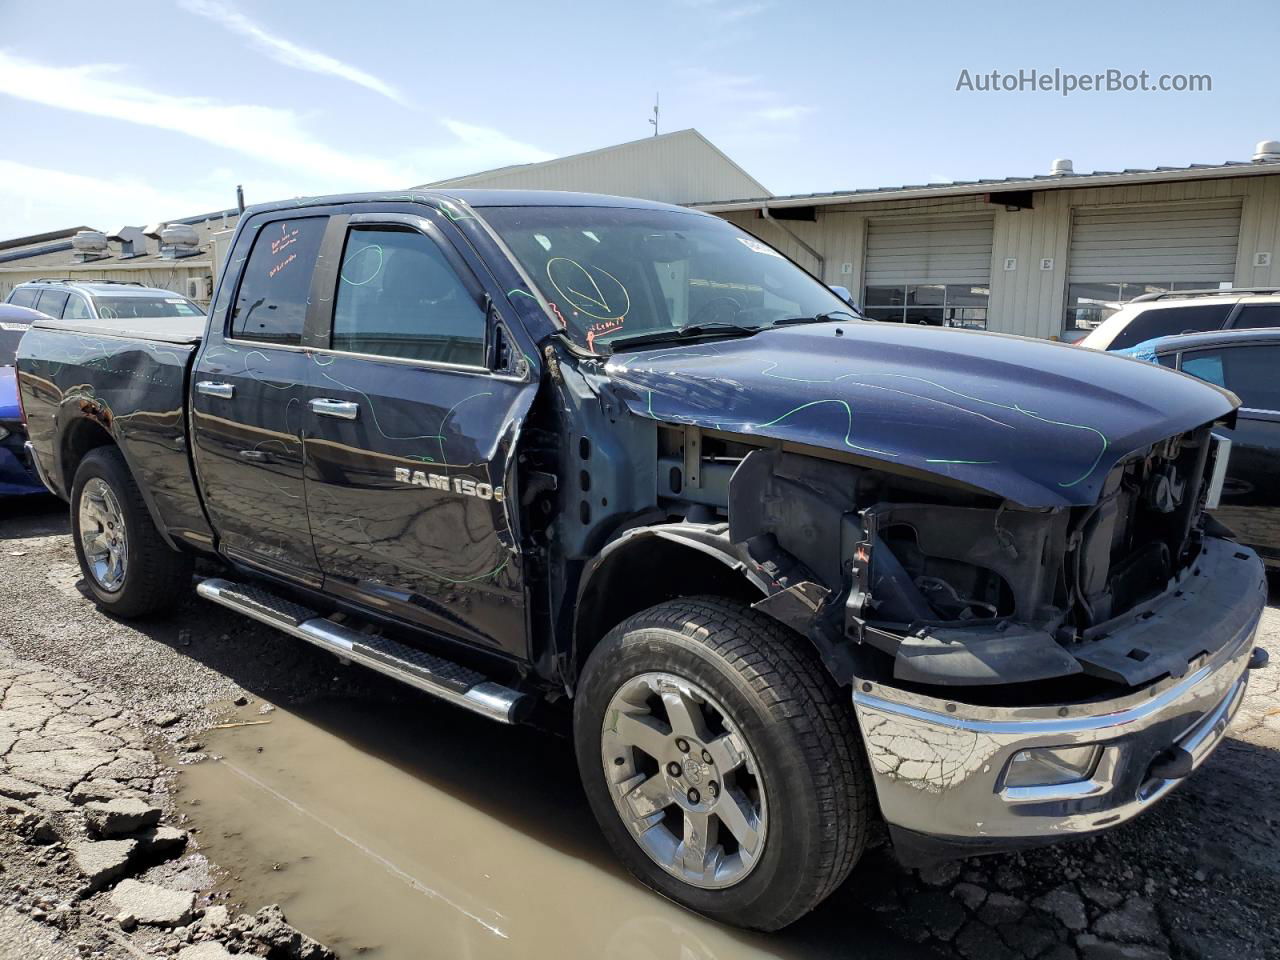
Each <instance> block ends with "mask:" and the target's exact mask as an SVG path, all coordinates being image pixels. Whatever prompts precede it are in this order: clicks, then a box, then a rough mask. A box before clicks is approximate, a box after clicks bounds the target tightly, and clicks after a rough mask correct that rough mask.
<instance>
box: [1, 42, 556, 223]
mask: <svg viewBox="0 0 1280 960" xmlns="http://www.w3.org/2000/svg"><path fill="white" fill-rule="evenodd" d="M119 75H120V68H119V67H115V66H110V65H106V64H88V65H83V66H75V67H50V66H45V65H43V64H39V63H35V62H33V61H30V60H25V59H23V58H21V57H17V56H14V55H12V54H10V53H7V52H5V51H3V50H0V94H9V95H10V96H13V97H17V98H19V99H22V100H27V101H30V102H33V103H39V104H43V105H45V106H50V107H56V108H58V109H62V110H71V111H75V112H77V113H84V114H90V115H93V116H98V117H107V118H110V119H115V120H120V121H124V122H126V123H133V124H140V125H143V126H148V127H155V128H158V129H161V130H169V131H172V132H175V133H181V134H184V135H186V136H188V137H193V138H195V139H197V140H200V141H203V142H205V143H208V144H212V145H213V146H216V147H219V148H222V149H224V150H230V151H233V152H235V153H239V154H240V155H241V156H242V157H247V158H250V159H252V160H255V161H259V162H260V163H263V164H267V165H269V166H271V167H273V168H275V169H277V170H279V171H280V173H279V180H280V182H281V183H282V184H284V185H285V189H284V190H283V191H282V192H281V193H280V194H279V196H296V195H299V194H315V193H331V192H340V191H344V190H362V189H381V188H400V187H404V186H406V185H408V184H415V183H425V182H429V181H432V180H438V179H440V178H442V177H444V176H446V175H454V174H457V173H470V172H475V171H477V170H480V169H487V168H489V167H496V166H502V165H503V164H508V163H522V162H528V161H531V160H545V159H547V158H548V157H549V156H551V155H550V154H548V153H546V152H545V151H542V150H539V149H538V148H536V147H533V146H530V145H529V144H526V143H522V142H520V141H518V140H514V139H512V138H510V137H508V136H506V135H505V134H503V133H501V132H500V131H498V130H494V129H491V128H488V127H482V126H476V125H473V124H465V123H461V122H459V121H455V120H450V119H443V120H441V121H440V123H441V126H442V131H441V132H442V137H441V141H440V142H439V143H437V144H431V145H427V146H424V147H421V148H417V149H411V148H405V149H402V150H401V151H400V152H399V153H398V154H396V155H393V156H390V157H388V156H387V155H386V154H382V155H380V156H371V155H365V154H356V153H346V152H344V151H342V150H339V149H335V148H333V147H331V146H329V145H327V144H325V143H323V142H321V141H320V140H318V139H316V138H315V137H314V136H312V135H311V134H310V133H309V132H308V131H307V130H306V129H305V128H304V127H303V125H302V123H301V121H300V119H299V117H298V115H297V114H296V113H295V112H294V111H292V110H289V109H287V108H283V107H263V106H258V105H255V104H234V103H224V102H222V101H219V100H214V99H212V98H209V97H195V96H184V95H182V94H177V93H168V92H158V91H154V90H150V89H147V88H145V87H141V86H136V85H134V84H132V83H129V82H126V81H123V80H120V79H118V77H119ZM120 142H121V143H122V144H123V143H127V138H125V137H121V139H120ZM156 161H157V164H160V163H161V160H160V158H158V157H157V158H156ZM222 162H223V165H224V166H226V164H225V161H222ZM163 165H164V167H165V168H166V169H168V168H169V167H170V165H171V162H170V161H164V163H163ZM237 169H239V168H237ZM253 169H256V167H255V168H251V170H250V171H249V173H245V172H243V171H242V172H241V173H239V174H237V176H238V177H247V176H249V175H251V174H252V171H253ZM268 198H269V197H268V196H262V197H258V198H257V199H262V200H265V199H268ZM197 212H198V211H197Z"/></svg>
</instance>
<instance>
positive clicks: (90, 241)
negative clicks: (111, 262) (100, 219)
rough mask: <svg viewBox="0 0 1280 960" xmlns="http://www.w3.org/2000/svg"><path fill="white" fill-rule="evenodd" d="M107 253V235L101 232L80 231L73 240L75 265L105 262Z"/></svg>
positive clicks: (72, 252) (72, 248)
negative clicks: (98, 261)
mask: <svg viewBox="0 0 1280 960" xmlns="http://www.w3.org/2000/svg"><path fill="white" fill-rule="evenodd" d="M109 256H111V254H110V253H109V252H108V251H107V235H106V234H105V233H103V232H102V231H101V230H80V231H77V233H76V235H75V236H74V237H72V238H71V259H72V261H73V262H75V263H88V262H89V261H90V260H103V259H105V258H107V257H109Z"/></svg>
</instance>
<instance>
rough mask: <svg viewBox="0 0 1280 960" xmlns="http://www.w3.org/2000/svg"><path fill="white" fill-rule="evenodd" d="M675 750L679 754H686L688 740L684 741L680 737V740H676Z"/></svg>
mask: <svg viewBox="0 0 1280 960" xmlns="http://www.w3.org/2000/svg"><path fill="white" fill-rule="evenodd" d="M676 749H677V750H679V751H680V752H681V753H688V752H689V741H688V740H686V739H685V738H684V737H680V738H678V739H677V740H676Z"/></svg>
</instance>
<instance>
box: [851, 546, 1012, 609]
mask: <svg viewBox="0 0 1280 960" xmlns="http://www.w3.org/2000/svg"><path fill="white" fill-rule="evenodd" d="M882 536H883V540H882V542H883V544H884V546H885V547H886V548H887V549H888V550H889V551H890V552H892V554H893V556H894V558H895V559H896V560H897V563H896V564H893V565H890V564H888V563H879V564H877V563H876V559H875V557H874V556H873V561H872V570H873V573H872V577H873V583H872V593H873V596H874V595H875V594H876V593H877V589H876V581H877V580H880V579H881V578H882V577H890V576H901V575H903V574H905V576H906V578H907V580H909V581H910V584H909V585H908V584H907V583H905V582H900V583H898V584H897V585H896V588H895V590H894V591H893V592H892V594H891V595H892V596H894V597H896V598H898V599H899V600H901V598H902V595H903V593H908V594H909V593H910V592H911V590H912V588H914V592H915V593H916V594H917V596H916V597H914V598H912V601H908V603H907V604H906V605H905V606H902V605H901V604H897V605H895V604H893V603H886V604H884V605H882V606H881V607H880V608H878V609H877V611H876V612H877V614H878V615H879V617H880V618H883V619H886V620H901V621H904V622H905V621H910V620H914V619H919V618H920V614H921V613H924V614H925V615H926V616H925V619H929V620H961V621H964V620H985V619H993V618H995V617H1000V616H1007V615H1010V614H1012V613H1013V610H1014V604H1013V591H1012V589H1011V588H1010V586H1009V583H1008V581H1007V580H1005V579H1004V577H1002V576H1001V575H1000V574H998V573H996V572H995V571H994V570H991V569H990V568H988V567H984V566H980V565H978V564H976V563H972V562H969V561H967V560H963V559H957V558H955V557H951V556H931V555H929V554H928V553H926V552H925V551H924V550H923V549H922V548H921V546H920V539H919V535H918V533H917V530H916V528H915V527H914V526H911V525H909V524H903V523H899V524H893V525H892V526H890V527H889V528H888V529H886V530H885V531H884V533H883V535H882ZM899 570H901V574H900V573H899ZM895 606H896V607H897V608H896V609H895Z"/></svg>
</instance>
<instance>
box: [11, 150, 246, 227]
mask: <svg viewBox="0 0 1280 960" xmlns="http://www.w3.org/2000/svg"><path fill="white" fill-rule="evenodd" d="M234 205H235V197H234V195H232V194H231V193H230V192H229V190H228V188H227V187H226V186H224V185H221V184H219V183H217V182H215V180H214V178H212V177H211V178H209V179H208V180H206V181H201V182H200V183H198V184H194V185H192V184H188V185H186V186H184V187H183V188H182V189H178V190H168V189H163V188H159V187H156V186H154V185H152V184H151V183H148V182H147V181H145V180H142V179H140V178H137V177H119V178H110V177H95V176H86V175H84V174H78V173H67V172H64V171H61V170H50V169H48V168H46V167H35V166H31V165H30V164H26V163H18V162H16V161H13V160H3V159H0V237H20V236H28V235H30V234H33V233H42V232H44V231H47V230H57V229H61V228H64V227H76V226H80V225H81V224H83V225H85V226H90V227H96V228H97V229H99V230H112V229H115V228H116V227H118V226H123V225H127V224H133V225H141V224H143V223H150V222H154V221H156V220H166V219H171V218H176V217H185V216H192V215H194V214H197V213H209V212H211V211H214V210H225V209H227V208H228V207H231V206H234Z"/></svg>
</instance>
